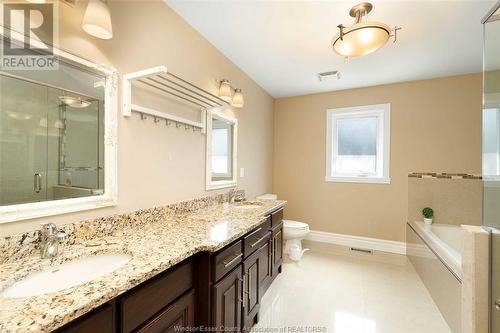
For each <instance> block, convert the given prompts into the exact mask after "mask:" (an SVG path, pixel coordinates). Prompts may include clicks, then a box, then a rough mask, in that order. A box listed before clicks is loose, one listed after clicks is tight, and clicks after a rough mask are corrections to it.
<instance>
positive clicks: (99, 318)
mask: <svg viewBox="0 0 500 333" xmlns="http://www.w3.org/2000/svg"><path fill="white" fill-rule="evenodd" d="M114 309H115V307H114V303H106V304H104V305H101V306H100V307H98V308H97V309H95V310H93V311H92V312H90V313H88V314H86V315H84V316H82V317H80V318H78V319H76V320H75V321H73V322H71V323H69V324H68V325H66V326H64V327H63V328H61V329H59V330H57V333H88V332H92V333H114V332H115V310H114Z"/></svg>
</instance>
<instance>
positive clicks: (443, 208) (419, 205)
mask: <svg viewBox="0 0 500 333" xmlns="http://www.w3.org/2000/svg"><path fill="white" fill-rule="evenodd" d="M482 192H483V183H482V180H481V176H478V175H468V174H451V173H410V174H408V215H407V217H408V221H422V220H423V216H422V209H423V208H424V207H432V209H433V210H434V215H435V216H434V222H435V223H444V224H454V225H462V224H467V225H481V220H482V209H483V208H482Z"/></svg>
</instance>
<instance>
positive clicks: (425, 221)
mask: <svg viewBox="0 0 500 333" xmlns="http://www.w3.org/2000/svg"><path fill="white" fill-rule="evenodd" d="M424 223H425V224H427V225H431V224H432V218H430V219H426V218H425V217H424Z"/></svg>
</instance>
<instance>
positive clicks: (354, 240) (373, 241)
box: [306, 230, 406, 254]
mask: <svg viewBox="0 0 500 333" xmlns="http://www.w3.org/2000/svg"><path fill="white" fill-rule="evenodd" d="M306 240H310V241H314V242H321V243H329V244H336V245H342V246H348V247H355V248H360V249H366V250H376V251H383V252H390V253H397V254H406V243H404V242H396V241H390V240H385V239H378V238H370V237H361V236H351V235H342V234H334V233H331V232H324V231H315V230H311V232H310V233H309V235H308V236H307V237H306Z"/></svg>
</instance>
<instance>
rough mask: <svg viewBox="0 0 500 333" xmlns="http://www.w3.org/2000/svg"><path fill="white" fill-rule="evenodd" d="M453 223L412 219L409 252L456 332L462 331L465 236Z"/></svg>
mask: <svg viewBox="0 0 500 333" xmlns="http://www.w3.org/2000/svg"><path fill="white" fill-rule="evenodd" d="M464 232H465V231H464V229H462V228H461V227H460V226H456V225H449V224H432V225H425V224H424V223H423V222H408V223H407V226H406V254H407V256H408V259H409V261H410V262H411V263H412V265H413V267H414V268H415V270H416V272H417V273H418V275H419V276H420V278H421V280H422V282H423V284H424V285H425V287H426V288H427V290H428V291H429V294H430V295H431V297H432V299H433V300H434V303H436V305H437V307H438V308H439V310H440V312H441V314H442V315H443V318H444V319H445V320H446V322H447V323H448V325H449V326H450V329H451V331H452V332H454V333H459V332H461V313H462V312H461V311H462V308H461V304H462V275H463V270H462V256H461V254H462V238H463V235H464Z"/></svg>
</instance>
